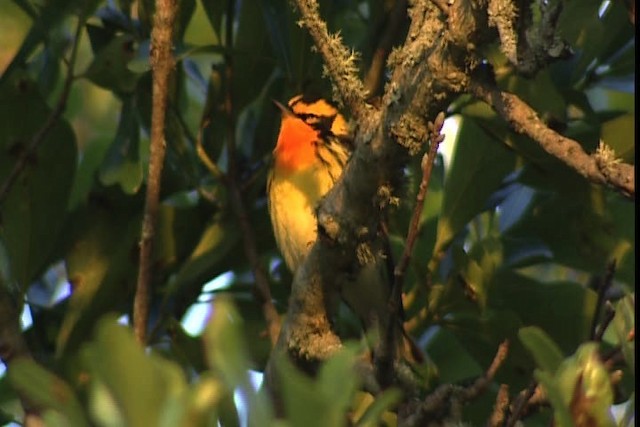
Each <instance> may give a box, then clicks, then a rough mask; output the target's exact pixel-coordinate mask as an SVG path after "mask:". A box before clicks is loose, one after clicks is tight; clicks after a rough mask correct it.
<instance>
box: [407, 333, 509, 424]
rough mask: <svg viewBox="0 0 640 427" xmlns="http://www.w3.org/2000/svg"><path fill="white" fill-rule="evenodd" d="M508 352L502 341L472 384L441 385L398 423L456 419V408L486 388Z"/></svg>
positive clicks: (506, 344)
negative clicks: (480, 374)
mask: <svg viewBox="0 0 640 427" xmlns="http://www.w3.org/2000/svg"><path fill="white" fill-rule="evenodd" d="M508 353H509V342H508V341H504V342H502V344H500V346H499V347H498V351H497V352H496V355H495V356H494V358H493V361H492V362H491V365H490V366H489V368H488V369H487V371H486V372H485V373H484V375H482V376H481V377H479V378H478V379H476V380H475V381H474V383H473V384H471V385H470V386H469V387H466V388H465V387H461V386H455V385H452V384H443V385H441V386H440V387H438V388H437V389H436V390H435V391H433V392H432V393H431V394H429V395H428V396H427V397H426V398H425V399H424V402H422V403H421V404H420V406H419V407H417V408H414V410H413V411H412V412H413V413H411V414H409V416H407V417H406V419H404V420H402V423H400V422H399V423H398V425H402V426H404V427H412V426H422V425H425V422H426V421H427V420H428V421H434V420H442V419H448V418H451V417H453V421H457V420H456V418H457V414H455V411H456V408H457V407H459V405H461V404H462V403H465V402H470V401H471V400H473V399H475V398H476V397H478V396H479V395H480V394H481V393H482V392H484V391H485V390H486V389H487V386H488V385H489V384H490V383H491V381H493V378H494V377H495V375H496V373H497V371H498V369H499V368H500V366H502V364H503V363H504V361H505V359H506V358H507V355H508Z"/></svg>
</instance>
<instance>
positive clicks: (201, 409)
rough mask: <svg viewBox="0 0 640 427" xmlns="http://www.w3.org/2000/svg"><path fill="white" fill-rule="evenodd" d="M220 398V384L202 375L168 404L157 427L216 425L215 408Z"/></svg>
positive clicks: (221, 394) (210, 377)
mask: <svg viewBox="0 0 640 427" xmlns="http://www.w3.org/2000/svg"><path fill="white" fill-rule="evenodd" d="M222 396H223V386H222V384H221V383H220V382H219V381H218V380H217V379H215V378H213V377H212V376H211V375H210V374H204V375H202V376H201V377H200V378H199V379H198V381H197V382H196V383H195V384H193V385H192V386H191V387H189V389H188V390H187V391H186V392H185V393H183V394H182V395H181V396H180V397H179V398H178V399H172V400H170V401H169V402H168V405H167V406H166V407H165V408H164V409H163V411H162V416H161V420H160V423H159V427H174V426H185V427H187V426H188V427H206V426H211V425H216V418H217V417H216V407H217V405H218V403H219V401H220V399H221V398H222ZM224 425H225V426H226V425H227V424H224Z"/></svg>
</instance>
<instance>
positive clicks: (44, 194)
mask: <svg viewBox="0 0 640 427" xmlns="http://www.w3.org/2000/svg"><path fill="white" fill-rule="evenodd" d="M50 114H51V112H50V109H49V107H48V106H47V104H46V102H45V101H44V99H43V98H42V97H41V96H40V94H39V92H38V89H37V87H36V85H35V83H33V82H32V81H30V80H28V79H27V78H26V77H25V76H22V75H16V77H15V78H13V79H10V80H9V81H7V82H6V83H3V84H2V86H0V129H1V130H2V132H1V133H0V150H1V152H2V155H1V156H0V182H1V183H5V181H6V180H7V179H8V177H9V175H10V174H11V173H12V171H13V170H14V169H15V167H16V161H17V159H18V158H19V156H21V155H22V154H23V152H24V150H26V149H27V147H28V145H29V144H30V143H31V141H32V138H34V137H35V136H36V134H37V132H38V131H39V130H41V129H43V128H44V126H45V123H46V122H47V120H48V118H49V116H50ZM75 169H76V141H75V135H74V133H73V130H72V129H71V127H70V126H69V124H68V123H67V122H66V121H65V120H63V119H61V118H59V119H58V120H57V121H56V122H55V123H54V124H53V126H52V127H51V128H50V129H49V130H48V132H47V133H46V136H45V138H44V139H43V140H42V141H41V142H40V144H39V146H38V149H37V150H36V152H35V153H33V154H31V155H30V156H29V157H28V158H27V161H26V164H25V165H24V168H23V169H22V170H21V172H20V174H19V175H18V178H17V179H16V181H15V182H14V184H13V186H12V187H11V188H10V190H9V192H8V194H7V195H6V199H5V200H4V201H3V202H2V205H1V206H0V217H1V218H2V228H1V229H0V238H1V239H2V241H3V242H4V245H5V247H6V250H7V252H8V254H9V258H10V263H11V264H10V265H11V275H12V277H13V279H14V280H15V281H16V282H17V283H18V284H19V285H20V287H22V289H26V287H27V286H28V285H29V284H31V282H32V281H33V280H34V279H35V278H36V277H37V276H38V275H39V274H40V273H41V272H42V271H43V270H44V268H46V266H47V265H48V264H49V263H50V262H51V261H52V258H53V257H54V256H55V255H56V254H55V253H54V252H55V251H56V249H58V246H56V244H57V238H58V236H59V233H60V230H61V228H62V225H63V222H64V220H65V217H66V214H67V201H68V199H69V195H70V189H71V184H72V182H73V177H74V173H75Z"/></svg>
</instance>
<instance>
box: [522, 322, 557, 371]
mask: <svg viewBox="0 0 640 427" xmlns="http://www.w3.org/2000/svg"><path fill="white" fill-rule="evenodd" d="M518 337H520V341H522V344H524V346H525V347H526V348H527V350H529V352H530V353H531V355H532V356H533V358H534V359H535V361H536V364H537V365H538V367H539V368H540V369H541V370H543V371H545V373H549V374H551V375H554V374H555V373H556V371H557V370H558V368H559V367H560V364H561V363H562V360H563V359H564V356H563V355H562V351H560V349H559V348H558V346H557V345H556V344H555V343H554V342H553V340H552V339H551V338H549V336H548V335H547V334H546V333H545V332H544V331H543V330H542V329H540V328H538V327H537V326H527V327H524V328H521V329H520V330H519V331H518Z"/></svg>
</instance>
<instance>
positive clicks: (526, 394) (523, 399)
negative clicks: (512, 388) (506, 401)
mask: <svg viewBox="0 0 640 427" xmlns="http://www.w3.org/2000/svg"><path fill="white" fill-rule="evenodd" d="M537 388H538V382H537V381H535V380H533V381H531V383H529V387H527V388H526V389H525V390H524V391H523V392H521V393H520V395H519V397H518V400H517V401H516V402H514V404H513V405H511V406H512V407H513V408H514V409H513V410H512V411H511V414H510V415H509V417H508V419H507V423H506V424H505V427H513V426H514V425H515V424H516V422H518V420H519V419H520V417H521V416H522V414H523V412H524V409H525V407H526V406H527V404H528V403H529V400H530V399H531V397H532V396H533V394H534V393H535V392H536V389H537Z"/></svg>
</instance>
